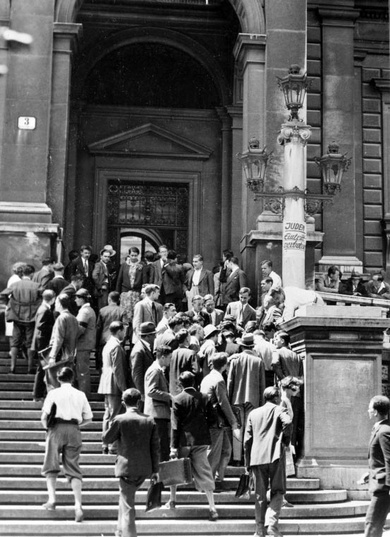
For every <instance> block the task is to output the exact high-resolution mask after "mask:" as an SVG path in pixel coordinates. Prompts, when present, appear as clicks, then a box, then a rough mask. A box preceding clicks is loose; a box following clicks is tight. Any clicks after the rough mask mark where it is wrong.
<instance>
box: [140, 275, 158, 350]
mask: <svg viewBox="0 0 390 537" xmlns="http://www.w3.org/2000/svg"><path fill="white" fill-rule="evenodd" d="M144 292H145V298H144V299H142V300H140V301H139V302H137V304H136V305H135V307H134V316H133V343H135V341H137V338H138V337H139V330H140V326H141V324H142V323H153V324H154V326H157V325H158V323H159V322H160V321H161V319H162V317H163V308H162V306H161V304H159V303H158V302H157V300H158V297H159V294H160V289H159V287H158V285H154V284H150V285H147V286H146V287H145V289H144Z"/></svg>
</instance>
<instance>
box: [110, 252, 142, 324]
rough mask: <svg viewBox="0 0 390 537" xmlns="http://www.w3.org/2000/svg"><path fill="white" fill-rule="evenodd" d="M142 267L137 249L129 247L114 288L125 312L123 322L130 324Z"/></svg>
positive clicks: (138, 293)
mask: <svg viewBox="0 0 390 537" xmlns="http://www.w3.org/2000/svg"><path fill="white" fill-rule="evenodd" d="M143 271H144V267H143V265H142V264H141V263H140V261H139V250H138V248H137V247H136V246H133V247H132V248H130V249H129V255H128V256H127V258H126V261H125V262H124V263H123V264H122V265H121V268H120V270H119V274H118V279H117V282H116V290H117V291H118V293H120V294H121V306H122V308H123V310H124V312H125V315H124V319H123V320H124V322H125V323H128V324H129V325H131V321H132V319H133V313H134V306H135V305H136V303H137V302H138V301H139V299H140V293H141V287H142V282H143V277H142V275H143Z"/></svg>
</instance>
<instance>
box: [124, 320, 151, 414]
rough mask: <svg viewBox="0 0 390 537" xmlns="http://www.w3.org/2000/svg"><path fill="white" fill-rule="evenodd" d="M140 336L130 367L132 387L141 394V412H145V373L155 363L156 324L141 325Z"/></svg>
mask: <svg viewBox="0 0 390 537" xmlns="http://www.w3.org/2000/svg"><path fill="white" fill-rule="evenodd" d="M138 336H139V339H138V341H137V342H136V344H135V345H134V347H133V349H132V351H131V354H130V365H131V377H132V385H133V386H134V387H135V388H137V390H139V392H140V393H141V403H140V405H141V406H140V410H141V411H143V405H144V401H145V387H144V381H145V373H146V371H147V370H148V368H149V367H150V366H151V365H152V363H153V362H154V356H153V343H154V340H155V337H156V326H155V325H154V323H152V322H147V323H141V325H140V327H139V330H138ZM130 384H131V383H130Z"/></svg>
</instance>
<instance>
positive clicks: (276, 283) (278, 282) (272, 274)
mask: <svg viewBox="0 0 390 537" xmlns="http://www.w3.org/2000/svg"><path fill="white" fill-rule="evenodd" d="M268 277H269V278H271V280H272V281H273V282H274V283H273V284H272V287H271V289H276V288H278V287H282V278H281V277H280V276H279V275H278V274H276V272H275V271H274V270H273V271H272V272H270V274H269V276H268Z"/></svg>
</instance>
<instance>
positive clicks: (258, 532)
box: [253, 530, 267, 537]
mask: <svg viewBox="0 0 390 537" xmlns="http://www.w3.org/2000/svg"><path fill="white" fill-rule="evenodd" d="M266 536H267V534H266V533H265V530H256V533H254V534H253V537H266Z"/></svg>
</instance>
